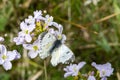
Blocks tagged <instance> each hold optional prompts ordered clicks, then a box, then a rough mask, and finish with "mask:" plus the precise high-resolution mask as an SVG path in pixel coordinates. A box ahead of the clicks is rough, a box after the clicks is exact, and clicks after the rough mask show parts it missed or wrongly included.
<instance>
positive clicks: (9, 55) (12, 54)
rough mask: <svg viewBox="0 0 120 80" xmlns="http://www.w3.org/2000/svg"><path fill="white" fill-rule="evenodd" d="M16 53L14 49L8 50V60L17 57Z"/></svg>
mask: <svg viewBox="0 0 120 80" xmlns="http://www.w3.org/2000/svg"><path fill="white" fill-rule="evenodd" d="M15 56H16V53H14V52H13V51H8V52H7V60H8V61H12V60H14V59H15Z"/></svg>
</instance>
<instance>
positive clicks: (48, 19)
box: [45, 15, 53, 28]
mask: <svg viewBox="0 0 120 80" xmlns="http://www.w3.org/2000/svg"><path fill="white" fill-rule="evenodd" d="M52 24H53V17H52V16H49V15H46V16H45V28H48V26H51V25H52Z"/></svg>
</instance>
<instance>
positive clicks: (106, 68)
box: [92, 62, 114, 80]
mask: <svg viewBox="0 0 120 80" xmlns="http://www.w3.org/2000/svg"><path fill="white" fill-rule="evenodd" d="M92 66H94V67H95V68H96V69H97V70H98V71H99V76H100V77H101V78H102V80H104V79H105V80H106V78H107V77H109V76H110V75H112V74H113V70H114V69H113V68H112V67H111V64H110V63H106V64H96V63H95V62H93V63H92Z"/></svg>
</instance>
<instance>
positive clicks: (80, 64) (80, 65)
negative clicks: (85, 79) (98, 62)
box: [78, 61, 86, 69]
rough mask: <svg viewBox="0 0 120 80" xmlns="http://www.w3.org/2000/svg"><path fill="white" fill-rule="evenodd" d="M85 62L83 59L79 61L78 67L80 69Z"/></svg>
mask: <svg viewBox="0 0 120 80" xmlns="http://www.w3.org/2000/svg"><path fill="white" fill-rule="evenodd" d="M85 64H86V62H84V61H83V62H80V63H79V64H78V68H79V69H81V68H82V67H83V66H84V65H85Z"/></svg>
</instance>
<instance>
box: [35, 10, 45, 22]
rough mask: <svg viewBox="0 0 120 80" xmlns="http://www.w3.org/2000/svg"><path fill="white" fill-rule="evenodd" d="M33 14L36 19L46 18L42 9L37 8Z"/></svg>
mask: <svg viewBox="0 0 120 80" xmlns="http://www.w3.org/2000/svg"><path fill="white" fill-rule="evenodd" d="M33 14H34V18H35V19H36V20H44V19H45V18H44V17H42V11H41V10H39V11H38V10H36V11H34V12H33Z"/></svg>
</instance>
